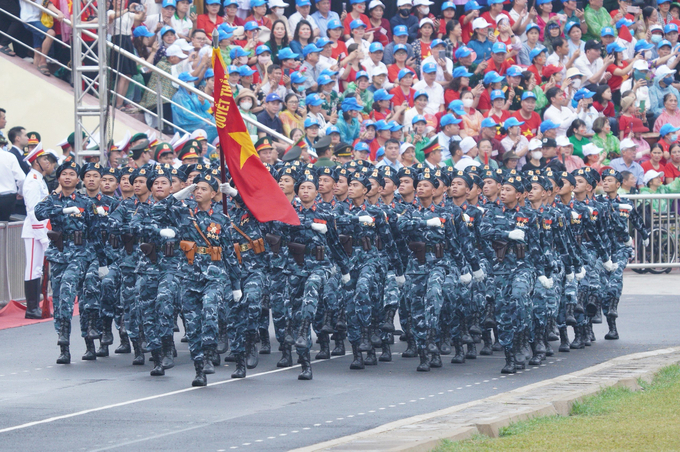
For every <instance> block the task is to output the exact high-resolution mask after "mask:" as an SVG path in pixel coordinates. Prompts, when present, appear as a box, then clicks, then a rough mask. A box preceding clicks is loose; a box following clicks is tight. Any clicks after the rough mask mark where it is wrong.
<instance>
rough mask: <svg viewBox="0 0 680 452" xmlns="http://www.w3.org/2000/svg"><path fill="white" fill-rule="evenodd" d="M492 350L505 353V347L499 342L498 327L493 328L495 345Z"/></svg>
mask: <svg viewBox="0 0 680 452" xmlns="http://www.w3.org/2000/svg"><path fill="white" fill-rule="evenodd" d="M491 350H493V351H494V352H502V351H503V346H502V345H501V343H500V342H498V327H494V328H493V345H492V346H491Z"/></svg>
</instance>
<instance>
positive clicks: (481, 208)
mask: <svg viewBox="0 0 680 452" xmlns="http://www.w3.org/2000/svg"><path fill="white" fill-rule="evenodd" d="M477 208H478V209H479V210H481V211H482V213H485V212H486V209H485V208H484V207H479V206H477Z"/></svg>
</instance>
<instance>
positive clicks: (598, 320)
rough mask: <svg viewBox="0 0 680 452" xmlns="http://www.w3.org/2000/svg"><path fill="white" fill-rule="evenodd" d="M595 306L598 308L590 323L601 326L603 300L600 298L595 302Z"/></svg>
mask: <svg viewBox="0 0 680 452" xmlns="http://www.w3.org/2000/svg"><path fill="white" fill-rule="evenodd" d="M595 306H597V309H596V310H595V315H594V316H593V317H592V318H591V319H590V323H591V324H592V323H595V324H598V325H599V324H601V323H602V300H600V299H599V298H598V299H597V300H596V301H595ZM591 329H592V328H591Z"/></svg>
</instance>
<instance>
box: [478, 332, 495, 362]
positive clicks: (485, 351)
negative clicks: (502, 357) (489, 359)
mask: <svg viewBox="0 0 680 452" xmlns="http://www.w3.org/2000/svg"><path fill="white" fill-rule="evenodd" d="M482 341H483V342H484V346H483V347H482V349H481V350H480V351H479V354H480V355H481V356H491V355H493V349H492V348H491V346H492V345H493V340H492V339H491V330H488V329H487V330H484V331H483V332H482Z"/></svg>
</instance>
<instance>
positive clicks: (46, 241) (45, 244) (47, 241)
mask: <svg viewBox="0 0 680 452" xmlns="http://www.w3.org/2000/svg"><path fill="white" fill-rule="evenodd" d="M40 244H41V245H42V247H43V251H45V250H46V249H47V248H48V247H49V246H50V239H40Z"/></svg>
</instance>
